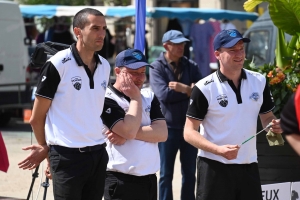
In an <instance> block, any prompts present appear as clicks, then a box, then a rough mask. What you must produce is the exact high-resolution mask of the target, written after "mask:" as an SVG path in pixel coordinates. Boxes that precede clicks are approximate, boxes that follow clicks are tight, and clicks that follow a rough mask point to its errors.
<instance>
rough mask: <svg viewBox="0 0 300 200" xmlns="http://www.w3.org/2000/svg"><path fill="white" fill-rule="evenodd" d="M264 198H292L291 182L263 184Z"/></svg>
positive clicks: (277, 199)
mask: <svg viewBox="0 0 300 200" xmlns="http://www.w3.org/2000/svg"><path fill="white" fill-rule="evenodd" d="M261 188H262V196H263V200H290V199H291V183H290V182H287V183H276V184H268V185H262V186H261Z"/></svg>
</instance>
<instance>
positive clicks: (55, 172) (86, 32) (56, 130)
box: [18, 8, 130, 200]
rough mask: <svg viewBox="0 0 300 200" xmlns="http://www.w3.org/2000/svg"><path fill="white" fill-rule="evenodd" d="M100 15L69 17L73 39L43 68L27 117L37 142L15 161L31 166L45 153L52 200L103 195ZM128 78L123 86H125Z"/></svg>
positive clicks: (104, 68) (105, 66) (104, 72)
mask: <svg viewBox="0 0 300 200" xmlns="http://www.w3.org/2000/svg"><path fill="white" fill-rule="evenodd" d="M106 28H107V26H106V21H105V17H104V15H103V14H102V13H101V12H100V11H98V10H95V9H91V8H85V9H82V10H80V11H79V12H78V13H77V14H76V15H75V16H74V20H73V31H74V34H75V35H76V37H77V39H78V40H77V42H76V43H74V44H72V45H71V46H70V48H68V49H66V50H62V51H59V52H57V53H56V54H55V55H54V56H52V57H51V58H50V59H49V60H48V61H47V62H46V63H45V64H44V66H43V67H42V69H41V73H40V77H39V80H38V85H37V90H36V93H35V96H36V98H35V101H34V106H33V111H32V116H31V119H30V124H31V126H32V129H33V132H34V134H35V137H36V140H37V143H38V144H37V145H31V146H28V147H25V148H23V150H31V153H30V154H29V156H27V157H26V158H25V159H24V160H23V161H21V162H20V163H19V164H18V165H19V168H21V169H29V170H31V169H34V168H36V167H37V166H38V165H39V164H40V163H41V162H42V161H43V160H44V159H45V158H46V157H47V155H48V158H47V159H48V167H47V170H46V171H47V174H46V175H47V177H48V178H52V179H53V192H54V198H55V199H56V200H86V199H88V200H98V199H99V198H101V197H102V196H103V193H104V183H105V172H106V166H107V162H108V155H107V152H106V149H105V146H106V143H105V137H104V136H103V135H102V134H101V133H99V132H100V131H101V130H102V129H103V123H102V120H101V118H100V116H101V113H102V109H103V104H104V96H105V91H106V87H107V84H108V81H109V72H110V65H109V63H108V62H107V60H105V59H104V58H102V57H101V56H99V55H98V54H96V53H95V52H96V51H99V50H100V49H101V48H102V46H103V42H104V38H105V32H106ZM127 81H128V80H125V82H124V83H123V84H122V87H124V88H130V86H128V84H127Z"/></svg>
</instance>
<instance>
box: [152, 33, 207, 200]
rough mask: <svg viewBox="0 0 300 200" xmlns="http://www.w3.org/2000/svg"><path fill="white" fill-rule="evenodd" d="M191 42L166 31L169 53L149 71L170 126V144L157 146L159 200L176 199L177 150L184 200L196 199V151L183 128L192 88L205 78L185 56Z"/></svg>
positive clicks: (181, 35) (164, 44)
mask: <svg viewBox="0 0 300 200" xmlns="http://www.w3.org/2000/svg"><path fill="white" fill-rule="evenodd" d="M188 41H189V40H188V39H186V38H185V37H184V36H183V34H182V33H181V32H180V31H176V30H170V31H167V32H166V33H165V34H164V35H163V38H162V43H163V46H164V48H165V49H166V52H162V53H161V54H160V56H159V57H158V58H157V59H156V60H155V61H154V62H153V63H152V64H151V65H152V66H153V68H150V75H149V77H150V85H151V88H152V89H153V91H154V94H155V95H156V96H157V98H158V100H159V102H160V105H161V109H162V113H163V115H164V116H165V118H166V121H167V126H168V139H167V141H166V142H160V143H159V144H158V147H159V152H160V160H161V164H160V179H159V199H160V200H170V199H173V192H172V180H173V173H174V163H175V158H176V154H177V151H178V150H180V162H181V173H182V187H181V199H182V200H187V199H188V200H193V199H195V181H196V178H195V173H196V158H197V149H196V148H195V147H193V146H192V145H190V144H188V143H187V142H186V141H184V138H183V127H184V123H185V115H186V111H187V108H188V104H189V97H190V94H191V91H192V88H193V86H194V83H196V82H197V81H199V80H200V79H201V78H202V76H201V74H200V71H199V68H198V66H197V64H196V63H195V62H193V61H192V60H189V59H188V58H186V57H185V56H183V53H184V45H185V43H186V42H188Z"/></svg>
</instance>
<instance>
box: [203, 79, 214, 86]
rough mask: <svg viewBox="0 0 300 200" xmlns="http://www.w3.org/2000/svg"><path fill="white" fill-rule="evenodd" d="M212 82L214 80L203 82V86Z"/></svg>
mask: <svg viewBox="0 0 300 200" xmlns="http://www.w3.org/2000/svg"><path fill="white" fill-rule="evenodd" d="M212 82H214V79H211V80H207V81H205V83H204V85H208V84H210V83H212Z"/></svg>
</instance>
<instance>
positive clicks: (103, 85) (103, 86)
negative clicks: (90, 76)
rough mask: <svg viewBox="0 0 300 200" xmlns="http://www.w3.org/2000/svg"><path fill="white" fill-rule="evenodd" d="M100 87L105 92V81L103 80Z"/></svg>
mask: <svg viewBox="0 0 300 200" xmlns="http://www.w3.org/2000/svg"><path fill="white" fill-rule="evenodd" d="M101 86H102V88H103V89H104V90H106V86H107V84H106V81H105V80H104V81H103V82H102V83H101Z"/></svg>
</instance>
